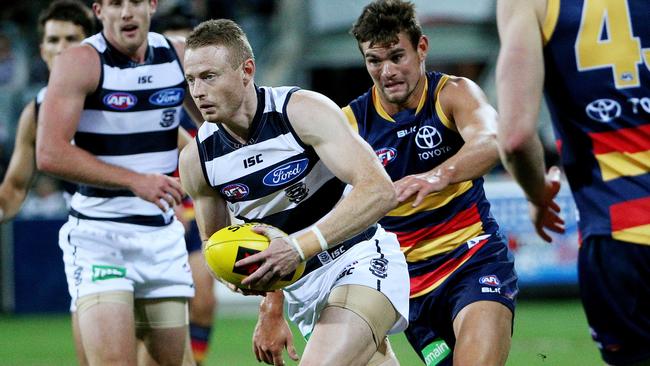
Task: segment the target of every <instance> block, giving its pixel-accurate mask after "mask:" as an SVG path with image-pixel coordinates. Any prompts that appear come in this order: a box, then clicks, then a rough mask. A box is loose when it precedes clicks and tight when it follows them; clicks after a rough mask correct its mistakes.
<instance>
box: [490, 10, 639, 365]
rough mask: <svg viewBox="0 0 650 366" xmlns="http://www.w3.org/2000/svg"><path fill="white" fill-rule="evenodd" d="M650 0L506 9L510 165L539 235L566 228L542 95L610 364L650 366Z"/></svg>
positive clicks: (588, 309)
mask: <svg viewBox="0 0 650 366" xmlns="http://www.w3.org/2000/svg"><path fill="white" fill-rule="evenodd" d="M649 14H650V2H648V1H647V0H617V1H613V0H611V1H610V0H535V1H528V2H522V1H518V0H499V2H498V5H497V20H498V27H499V35H500V37H501V43H502V46H501V51H500V54H499V61H498V66H497V91H498V96H499V110H500V113H501V119H502V121H501V122H502V123H501V125H500V129H499V142H500V146H501V150H502V155H503V162H504V164H505V165H506V167H507V169H508V170H509V171H510V172H511V173H512V175H513V176H514V177H515V178H516V179H517V181H518V182H519V184H520V185H521V186H522V188H523V189H524V192H525V193H526V196H527V198H528V200H529V201H530V206H531V213H532V221H533V223H534V225H535V226H536V227H537V231H538V233H540V235H541V236H542V237H543V238H545V239H547V240H548V241H550V239H551V238H550V236H549V235H548V233H546V232H545V231H547V230H550V231H558V229H561V227H558V226H557V222H558V219H557V215H558V211H557V210H558V207H557V205H556V203H554V201H553V197H554V196H555V193H557V190H558V184H559V181H558V176H559V171H557V169H552V170H549V172H548V173H546V172H545V167H544V160H543V158H542V149H541V144H540V141H539V137H538V135H537V123H538V114H539V108H540V103H541V96H542V92H544V93H545V95H546V102H547V105H548V107H549V110H550V112H551V121H552V123H553V127H554V131H555V135H556V138H557V146H558V148H559V153H560V157H561V161H562V164H563V166H564V172H565V173H566V176H567V178H568V181H569V185H570V187H571V190H572V191H573V197H574V198H575V201H576V205H577V207H578V212H579V214H580V218H579V221H578V230H579V233H580V235H579V237H580V240H581V243H580V249H579V253H578V276H579V283H580V295H581V298H582V302H583V305H584V308H585V313H586V315H587V321H588V323H589V326H590V328H591V335H592V337H593V339H594V341H595V342H596V344H597V346H598V348H599V349H600V352H601V355H602V357H603V359H604V360H605V362H607V363H608V364H612V365H632V364H634V365H648V364H650V347H648V344H650V273H649V272H648V269H649V268H650V22H648V15H649Z"/></svg>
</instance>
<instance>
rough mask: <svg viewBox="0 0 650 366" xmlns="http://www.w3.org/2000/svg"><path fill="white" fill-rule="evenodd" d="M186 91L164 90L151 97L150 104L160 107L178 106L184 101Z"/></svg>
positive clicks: (176, 89)
mask: <svg viewBox="0 0 650 366" xmlns="http://www.w3.org/2000/svg"><path fill="white" fill-rule="evenodd" d="M184 96H185V90H183V89H181V88H171V89H163V90H159V91H157V92H155V93H154V94H153V95H151V96H150V97H149V103H151V104H153V105H158V106H163V107H165V106H170V105H177V104H180V103H181V102H182V101H183V97H184Z"/></svg>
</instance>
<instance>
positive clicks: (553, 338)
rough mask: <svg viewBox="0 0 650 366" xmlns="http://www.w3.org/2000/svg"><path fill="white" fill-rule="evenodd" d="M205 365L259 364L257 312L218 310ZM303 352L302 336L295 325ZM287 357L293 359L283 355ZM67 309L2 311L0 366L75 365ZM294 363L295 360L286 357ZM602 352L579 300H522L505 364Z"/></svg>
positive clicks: (409, 357) (571, 361)
mask: <svg viewBox="0 0 650 366" xmlns="http://www.w3.org/2000/svg"><path fill="white" fill-rule="evenodd" d="M216 325H217V327H216V328H215V332H214V333H213V339H212V349H211V352H210V355H209V357H208V360H207V362H206V365H213V366H248V365H259V364H258V363H257V360H255V357H254V355H253V354H252V352H251V335H252V330H253V327H254V326H255V317H254V316H253V315H233V314H225V315H223V314H222V315H219V316H218V319H217V323H216ZM294 338H295V339H294V341H295V342H296V347H297V348H298V350H299V352H302V350H303V348H304V342H303V341H302V338H301V337H299V336H298V335H297V332H296V331H294ZM391 342H392V345H393V349H394V350H395V352H396V353H397V355H398V358H399V359H400V362H401V364H402V365H404V366H408V365H421V362H420V360H419V358H418V357H417V355H416V354H415V353H414V352H413V351H412V350H411V348H410V346H409V345H408V343H407V342H406V339H405V338H404V336H403V335H401V334H400V335H397V336H393V337H392V338H391ZM285 360H286V361H290V360H289V359H288V358H285ZM74 364H75V357H74V350H73V345H72V335H71V331H70V321H69V318H68V316H66V315H52V316H45V315H43V316H7V315H0V366H52V365H54V366H58V365H74ZM287 364H288V365H294V364H295V363H293V362H287ZM600 364H602V362H601V361H600V358H599V355H598V352H597V350H596V348H595V346H594V343H593V342H592V341H591V339H590V337H589V330H588V328H587V323H586V321H585V318H584V314H583V312H582V309H581V308H580V304H579V302H578V301H576V300H562V301H544V302H542V301H523V302H520V303H519V305H518V308H517V316H516V319H515V333H514V337H513V342H512V349H511V352H510V357H509V359H508V363H507V365H509V366H518V365H522V366H529V365H545V366H547V365H548V366H550V365H570V366H582V365H584V366H592V365H600Z"/></svg>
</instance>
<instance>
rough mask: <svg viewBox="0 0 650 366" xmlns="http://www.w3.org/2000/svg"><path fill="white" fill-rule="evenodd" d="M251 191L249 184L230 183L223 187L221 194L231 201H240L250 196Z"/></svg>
mask: <svg viewBox="0 0 650 366" xmlns="http://www.w3.org/2000/svg"><path fill="white" fill-rule="evenodd" d="M249 192H250V189H248V186H247V185H245V184H241V183H234V184H229V185H227V186H225V187H223V188H221V194H222V195H224V196H226V199H227V200H229V201H239V200H241V199H243V198H244V197H246V196H248V193H249Z"/></svg>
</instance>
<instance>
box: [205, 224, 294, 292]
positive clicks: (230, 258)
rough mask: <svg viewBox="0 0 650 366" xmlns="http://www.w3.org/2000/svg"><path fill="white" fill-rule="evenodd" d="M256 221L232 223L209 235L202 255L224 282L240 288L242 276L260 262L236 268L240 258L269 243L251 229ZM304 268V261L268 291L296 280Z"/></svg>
mask: <svg viewBox="0 0 650 366" xmlns="http://www.w3.org/2000/svg"><path fill="white" fill-rule="evenodd" d="M256 225H261V224H259V223H253V222H250V223H245V224H239V225H231V226H227V227H224V228H223V229H221V230H219V231H217V232H216V233H214V234H212V236H211V237H210V239H208V241H207V242H206V244H205V247H204V248H203V255H204V256H205V261H206V262H207V264H208V267H209V268H210V270H211V271H212V274H213V275H214V276H216V277H218V278H220V279H222V280H224V281H226V282H229V283H232V284H233V285H235V286H237V287H239V286H240V285H241V281H242V280H244V278H246V277H248V276H249V275H251V274H252V273H253V272H255V271H256V270H257V269H258V268H259V266H260V263H255V264H252V265H249V266H245V267H235V263H236V262H237V261H239V260H240V259H244V258H246V257H250V256H251V255H253V254H256V253H259V252H261V251H263V250H265V249H266V248H268V246H269V239H268V238H267V237H266V236H264V235H261V234H258V233H256V232H254V231H253V230H252V229H253V227H254V226H256ZM304 271H305V263H304V262H303V263H300V265H299V266H298V268H296V270H295V271H294V272H293V273H291V274H289V275H287V276H285V277H283V278H282V279H281V280H279V281H278V282H276V283H274V284H273V285H272V286H271V287H270V288H268V289H266V290H268V291H272V290H277V289H280V288H283V287H285V286H287V285H290V284H292V283H294V282H296V281H297V280H298V279H299V278H300V276H302V273H303V272H304Z"/></svg>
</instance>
